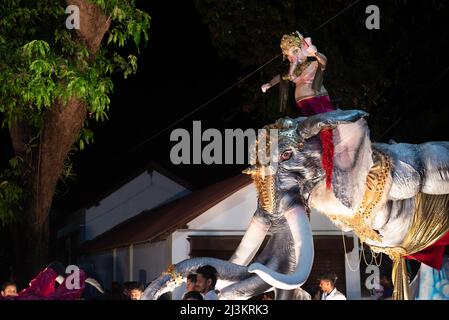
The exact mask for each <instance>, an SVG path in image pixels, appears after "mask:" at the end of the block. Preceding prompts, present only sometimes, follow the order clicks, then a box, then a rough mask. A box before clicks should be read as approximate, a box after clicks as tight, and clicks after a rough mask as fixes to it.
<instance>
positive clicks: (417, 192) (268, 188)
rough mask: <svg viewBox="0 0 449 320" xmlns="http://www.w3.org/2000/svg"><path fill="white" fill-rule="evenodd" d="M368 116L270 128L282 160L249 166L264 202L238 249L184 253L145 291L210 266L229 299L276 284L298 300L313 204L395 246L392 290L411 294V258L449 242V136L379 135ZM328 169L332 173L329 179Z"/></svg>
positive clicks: (309, 253)
mask: <svg viewBox="0 0 449 320" xmlns="http://www.w3.org/2000/svg"><path fill="white" fill-rule="evenodd" d="M367 116H368V114H367V113H366V112H364V111H360V110H335V111H331V112H326V113H321V114H317V115H314V116H310V117H300V118H298V119H289V118H283V119H280V120H278V121H277V122H276V123H275V124H273V125H270V126H267V128H275V129H278V130H279V135H278V141H277V144H278V149H277V154H276V155H275V158H276V159H277V160H276V162H275V163H273V162H271V163H269V164H267V165H261V164H260V163H259V162H258V161H256V164H255V165H253V166H252V167H251V168H250V169H248V170H246V171H245V172H246V173H248V174H251V175H252V177H253V179H254V182H255V184H256V187H257V190H258V195H259V206H258V209H257V211H256V213H255V214H254V218H253V221H252V223H251V224H250V226H249V228H248V230H247V232H246V234H245V236H244V238H243V239H242V242H241V244H240V246H239V247H238V249H237V251H236V252H235V254H234V256H233V257H232V258H231V260H230V261H223V260H219V259H213V258H194V259H188V260H185V261H182V262H180V263H178V264H177V265H175V266H173V268H172V269H171V273H170V274H164V275H162V276H161V277H159V278H158V279H157V280H156V281H154V282H153V283H152V284H151V285H150V286H149V287H148V288H147V289H146V290H145V293H144V299H156V298H157V297H158V296H159V295H160V294H161V293H163V292H165V291H167V290H171V288H172V286H171V284H173V281H172V280H173V279H175V278H178V279H180V278H181V277H183V276H186V275H187V274H188V273H189V272H192V271H194V270H195V269H196V268H197V267H199V266H200V265H204V264H210V265H212V266H214V267H215V268H216V269H217V270H218V273H219V277H220V278H221V279H224V280H228V281H231V282H232V284H231V285H229V286H228V287H225V288H224V289H223V290H222V291H221V298H222V299H246V298H249V297H250V296H253V295H256V294H260V293H262V292H264V291H266V290H268V289H270V288H275V289H276V293H277V294H276V299H291V298H293V296H294V295H295V293H297V292H298V291H299V292H300V290H301V289H300V287H301V285H303V284H304V283H305V281H306V280H307V278H308V276H309V273H310V270H311V267H312V264H313V254H314V253H313V239H312V231H311V227H310V223H309V219H308V216H307V213H308V212H310V208H314V209H316V210H317V211H319V212H320V213H322V214H325V215H326V216H328V217H329V218H330V219H331V220H332V221H333V222H334V223H335V224H336V225H337V226H339V227H340V228H341V229H342V230H344V231H350V230H353V231H354V233H355V234H356V235H357V236H358V237H359V238H360V240H361V241H362V242H364V243H366V244H368V245H369V246H371V248H372V249H373V250H374V251H377V252H383V253H386V254H388V255H389V256H390V257H391V258H392V259H393V261H394V267H393V282H394V285H395V290H394V295H393V296H394V298H395V299H409V298H410V292H409V279H408V277H407V274H406V269H405V262H404V259H405V258H406V257H407V256H410V255H413V254H417V256H419V254H420V253H421V252H423V250H424V249H426V250H429V248H431V247H432V246H435V245H437V244H439V243H440V244H444V241H446V240H449V239H448V231H449V142H428V143H423V144H419V145H413V144H404V143H392V144H385V143H372V142H371V141H370V137H369V129H368V126H367V123H366V121H365V117H367ZM329 129H331V130H332V139H333V152H332V154H333V158H332V170H331V171H329V170H324V169H323V165H322V154H323V152H322V143H321V140H320V135H319V134H320V132H321V130H329ZM326 172H331V173H332V176H331V179H330V180H329V177H327V179H326ZM326 180H327V181H328V182H329V181H331V184H329V183H326ZM267 232H271V233H272V234H273V236H272V238H271V240H270V242H269V243H268V244H267V246H266V248H264V251H263V252H262V254H261V255H260V256H259V257H257V258H256V260H255V262H254V263H252V264H250V265H249V266H248V264H249V263H250V261H251V260H252V259H253V257H254V255H255V254H256V252H257V250H258V249H259V247H260V245H261V243H262V242H263V239H264V238H265V235H266V234H267ZM437 251H438V252H440V253H441V250H437ZM435 259H437V260H438V259H439V257H436V258H435V257H433V260H434V261H435ZM441 259H442V253H441Z"/></svg>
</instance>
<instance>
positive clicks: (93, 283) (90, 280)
mask: <svg viewBox="0 0 449 320" xmlns="http://www.w3.org/2000/svg"><path fill="white" fill-rule="evenodd" d="M84 283H88V284H90V285H91V286H92V287H94V288H95V289H97V290H98V291H99V292H101V293H104V290H103V288H102V287H101V285H100V283H99V282H98V281H97V280H95V279H93V278H87V279H86V280H85V281H84Z"/></svg>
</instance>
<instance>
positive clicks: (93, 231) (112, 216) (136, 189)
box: [85, 171, 189, 240]
mask: <svg viewBox="0 0 449 320" xmlns="http://www.w3.org/2000/svg"><path fill="white" fill-rule="evenodd" d="M187 193H189V191H188V190H187V189H186V188H184V187H183V186H181V185H179V184H177V183H176V182H174V181H172V180H170V179H169V178H167V177H165V176H163V175H161V174H160V173H158V172H157V171H153V173H151V174H150V173H148V172H146V171H145V172H144V173H142V174H141V175H139V176H138V177H136V178H134V179H133V180H132V181H130V182H129V183H127V184H126V185H124V186H122V187H121V188H120V189H118V190H116V191H115V192H113V193H112V194H110V195H109V196H107V197H106V198H104V199H103V200H101V201H100V203H99V205H98V206H93V207H90V208H88V209H87V210H86V218H85V237H86V238H85V240H91V239H93V238H95V237H96V236H98V235H100V234H102V233H104V232H105V231H107V230H109V229H111V228H112V227H114V226H116V225H117V224H119V223H121V222H123V221H125V220H127V219H129V218H131V217H133V216H135V215H136V214H139V213H141V212H142V211H144V210H149V209H152V208H154V207H156V206H160V205H162V204H164V203H166V202H169V201H172V200H174V199H176V198H178V197H181V196H184V195H186V194H187Z"/></svg>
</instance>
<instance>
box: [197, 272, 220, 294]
mask: <svg viewBox="0 0 449 320" xmlns="http://www.w3.org/2000/svg"><path fill="white" fill-rule="evenodd" d="M196 274H197V278H196V286H195V288H196V291H199V292H201V293H202V294H206V293H207V292H209V291H211V290H215V284H216V283H217V269H215V268H214V267H212V266H210V265H205V266H202V267H199V268H198V270H196Z"/></svg>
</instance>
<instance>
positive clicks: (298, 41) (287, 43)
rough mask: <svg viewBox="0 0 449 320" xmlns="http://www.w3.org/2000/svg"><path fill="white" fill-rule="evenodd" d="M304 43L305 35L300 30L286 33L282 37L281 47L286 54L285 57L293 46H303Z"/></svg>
mask: <svg viewBox="0 0 449 320" xmlns="http://www.w3.org/2000/svg"><path fill="white" fill-rule="evenodd" d="M302 43H303V37H302V36H301V34H300V33H299V32H298V31H296V32H292V33H291V34H284V36H283V37H282V39H281V49H282V53H283V55H284V59H285V58H286V57H287V53H288V50H289V49H290V48H291V47H298V48H301V46H302Z"/></svg>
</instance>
